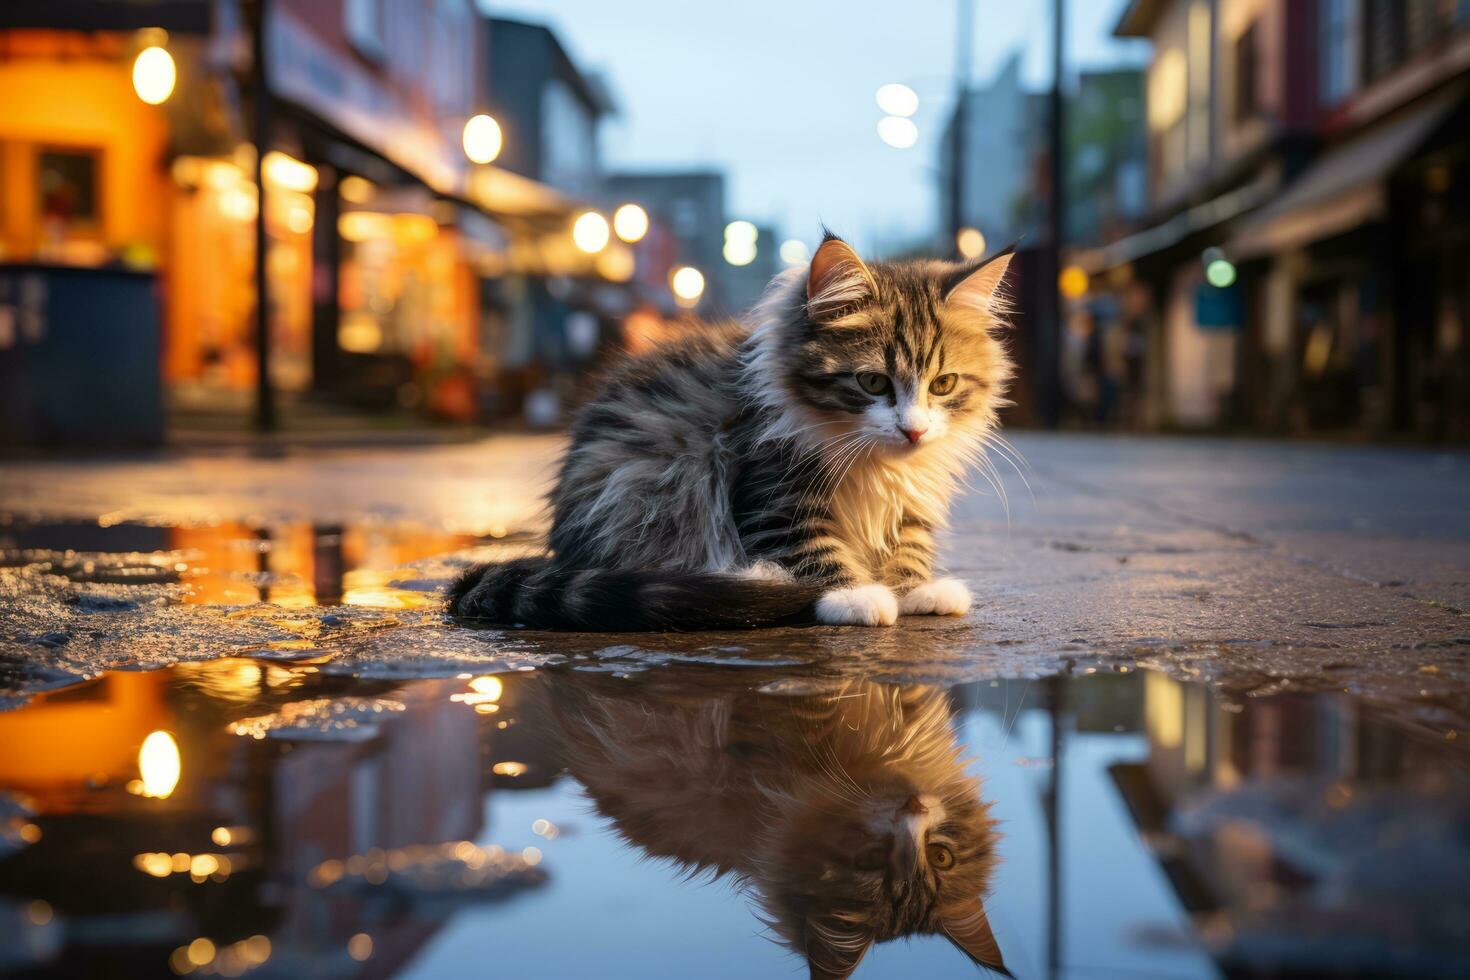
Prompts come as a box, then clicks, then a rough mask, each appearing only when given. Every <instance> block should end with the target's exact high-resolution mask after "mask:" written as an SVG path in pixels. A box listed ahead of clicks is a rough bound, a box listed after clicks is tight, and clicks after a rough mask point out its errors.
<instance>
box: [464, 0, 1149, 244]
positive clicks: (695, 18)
mask: <svg viewBox="0 0 1470 980" xmlns="http://www.w3.org/2000/svg"><path fill="white" fill-rule="evenodd" d="M480 5H481V7H482V8H484V9H487V10H489V11H490V12H493V13H495V14H497V15H502V16H508V17H517V18H519V19H523V20H529V21H535V22H539V23H544V24H547V25H548V26H550V27H552V28H553V29H555V30H556V31H557V33H558V35H559V36H560V37H561V39H562V43H563V44H565V45H566V46H567V47H568V49H569V50H570V51H571V53H572V56H573V57H574V58H575V59H576V60H577V61H578V63H579V64H581V65H583V66H584V67H587V68H590V69H594V70H600V71H602V72H604V74H605V75H606V77H607V79H608V81H609V83H610V87H611V89H612V91H613V94H614V97H615V98H616V99H617V101H618V103H619V107H620V108H621V110H622V111H621V115H620V117H619V118H617V119H614V120H612V121H611V122H610V123H609V124H607V126H606V127H605V129H604V132H603V154H604V157H605V159H606V160H607V161H608V162H609V163H610V165H611V166H613V167H628V168H645V167H647V168H679V167H687V166H715V167H720V168H722V169H724V170H725V171H726V173H727V175H728V178H729V184H728V207H729V209H730V213H731V216H732V217H742V218H747V219H750V220H752V221H756V222H758V223H766V222H774V223H775V224H776V225H777V227H778V229H779V230H780V232H781V233H782V234H783V235H785V236H788V237H796V238H802V239H805V240H807V241H809V242H810V241H812V240H813V239H814V238H815V237H816V236H817V234H818V225H819V223H820V222H823V221H825V222H826V223H827V224H828V225H829V226H830V227H831V228H832V229H833V230H834V231H837V232H838V233H840V234H842V235H844V236H845V237H847V238H849V239H850V240H852V241H854V242H855V243H857V244H858V246H859V247H860V248H863V249H867V250H876V251H882V250H884V249H886V248H890V247H896V246H900V245H902V244H904V243H905V242H909V241H913V240H915V239H918V238H920V237H922V236H926V235H930V234H932V233H933V230H934V228H935V224H936V219H937V209H938V205H937V203H936V196H935V182H936V176H935V174H936V168H937V166H938V143H939V133H940V128H941V125H942V122H943V120H944V118H945V116H946V115H947V113H948V111H949V106H950V103H951V101H952V98H953V91H954V83H953V71H954V61H955V49H956V47H957V44H956V38H955V30H956V28H955V24H956V3H955V2H954V0H909V2H902V0H887V2H885V0H848V2H837V0H742V2H739V3H711V2H700V0H623V2H617V0H506V2H503V3H501V2H483V0H482V2H481V4H480ZM1123 5H1124V0H1068V6H1069V10H1068V34H1069V44H1068V48H1069V59H1070V60H1071V63H1072V65H1073V66H1074V67H1075V66H1079V65H1080V66H1083V67H1093V66H1099V65H1106V64H1116V63H1118V62H1119V61H1123V60H1131V61H1134V62H1138V61H1140V60H1142V59H1143V58H1144V57H1145V56H1146V51H1145V50H1144V49H1140V47H1139V46H1138V45H1137V44H1136V43H1124V42H1120V41H1118V40H1116V39H1114V38H1112V37H1111V36H1110V35H1111V30H1112V27H1113V24H1114V23H1115V22H1116V21H1117V17H1118V12H1119V11H1120V10H1121V8H1122V6H1123ZM1050 28H1051V0H1008V2H1005V0H1002V2H997V0H976V2H975V32H974V56H973V63H974V78H975V79H976V80H978V81H980V82H984V81H985V80H987V79H989V78H990V77H991V76H992V75H993V74H994V73H995V72H996V70H997V69H998V68H999V66H1000V65H1001V63H1002V62H1003V61H1004V59H1005V57H1006V56H1007V55H1008V54H1009V53H1010V52H1011V51H1014V50H1016V49H1022V50H1024V52H1025V59H1026V60H1025V73H1026V76H1027V78H1028V79H1029V81H1030V82H1032V83H1033V84H1034V85H1036V86H1038V87H1040V86H1043V85H1045V84H1047V83H1048V80H1049V78H1050V54H1049V52H1050ZM895 81H896V82H903V83H905V84H907V85H909V86H910V87H912V88H913V89H915V90H916V91H917V92H918V93H919V96H920V106H919V111H918V113H917V115H916V116H915V117H914V121H915V122H916V123H917V124H918V127H919V142H918V144H917V145H916V146H914V147H913V148H912V149H908V150H896V149H893V148H891V147H888V146H886V145H885V144H883V143H882V142H880V141H879V139H878V137H877V134H876V130H875V126H876V125H877V122H878V119H879V118H880V116H881V115H882V113H880V112H879V110H878V107H877V106H876V104H875V103H874V101H873V93H874V92H875V91H876V90H877V88H878V86H880V85H882V84H884V83H885V82H895Z"/></svg>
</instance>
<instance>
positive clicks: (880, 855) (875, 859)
mask: <svg viewBox="0 0 1470 980" xmlns="http://www.w3.org/2000/svg"><path fill="white" fill-rule="evenodd" d="M853 863H854V864H856V865H857V869H858V870H859V871H881V870H882V869H883V866H884V865H885V864H887V863H888V850H887V849H886V848H882V847H867V848H864V849H863V850H861V851H859V852H858V856H857V859H856V860H855V861H854V862H853Z"/></svg>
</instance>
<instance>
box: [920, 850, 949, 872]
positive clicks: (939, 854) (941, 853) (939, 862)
mask: <svg viewBox="0 0 1470 980" xmlns="http://www.w3.org/2000/svg"><path fill="white" fill-rule="evenodd" d="M924 855H925V856H926V857H927V858H928V859H929V865H930V867H933V868H937V869H939V870H940V871H943V870H944V869H946V868H952V867H954V851H951V850H950V849H949V848H947V847H945V846H944V845H943V844H930V845H929V846H928V847H925V848H924Z"/></svg>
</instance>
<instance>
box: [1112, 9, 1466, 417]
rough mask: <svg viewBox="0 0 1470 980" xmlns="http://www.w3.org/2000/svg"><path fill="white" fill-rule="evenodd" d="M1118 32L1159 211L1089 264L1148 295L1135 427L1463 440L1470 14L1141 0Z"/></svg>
mask: <svg viewBox="0 0 1470 980" xmlns="http://www.w3.org/2000/svg"><path fill="white" fill-rule="evenodd" d="M1116 33H1117V34H1118V35H1119V36H1124V37H1146V38H1149V39H1150V40H1151V41H1152V42H1153V46H1154V51H1153V58H1152V61H1151V63H1150V66H1149V70H1148V80H1147V93H1146V101H1147V113H1146V115H1147V122H1148V152H1149V198H1150V214H1149V217H1148V219H1147V220H1146V221H1145V222H1144V223H1143V228H1142V230H1141V231H1139V232H1137V233H1136V234H1134V235H1131V236H1129V237H1127V238H1125V239H1123V240H1122V241H1119V242H1116V243H1115V244H1113V245H1111V246H1108V247H1107V248H1105V249H1101V250H1098V251H1096V252H1094V253H1092V254H1090V255H1088V256H1086V257H1085V258H1084V262H1085V264H1086V266H1087V268H1088V269H1089V271H1091V272H1092V273H1093V274H1094V275H1093V287H1094V289H1103V290H1105V291H1111V292H1114V293H1116V294H1119V295H1125V296H1126V295H1129V294H1131V295H1132V296H1133V298H1134V305H1135V306H1141V307H1142V308H1143V311H1142V312H1139V313H1138V314H1137V317H1138V319H1139V320H1140V321H1141V322H1144V323H1146V327H1145V328H1144V330H1145V332H1146V335H1147V348H1148V351H1149V360H1150V364H1149V370H1148V372H1147V376H1148V382H1147V391H1146V392H1145V395H1144V400H1145V402H1146V404H1147V411H1146V416H1147V421H1148V422H1149V423H1151V424H1155V425H1159V424H1170V425H1181V426H1202V425H1220V424H1237V425H1248V426H1255V427H1264V428H1270V429H1276V430H1281V431H1289V432H1308V431H1324V430H1341V429H1357V430H1360V431H1364V432H1369V433H1373V432H1384V431H1389V430H1407V431H1412V432H1416V433H1419V434H1423V435H1433V436H1446V437H1453V438H1465V437H1466V436H1467V435H1470V402H1467V394H1466V392H1467V385H1466V379H1467V378H1470V349H1467V344H1466V341H1465V338H1464V333H1465V324H1466V317H1467V310H1470V294H1467V291H1466V290H1467V282H1466V276H1465V269H1466V268H1467V263H1470V253H1467V252H1466V250H1465V249H1466V246H1465V244H1464V243H1465V241H1466V236H1467V232H1470V207H1467V203H1466V200H1465V182H1466V180H1467V177H1470V171H1467V169H1466V167H1467V160H1470V154H1467V153H1466V150H1467V140H1466V136H1465V134H1466V133H1470V127H1467V125H1466V122H1467V120H1466V89H1465V86H1466V84H1467V77H1466V76H1467V72H1470V7H1467V6H1466V5H1465V4H1453V3H1452V4H1443V3H1427V2H1425V3H1421V2H1408V3H1400V2H1378V0H1316V2H1308V0H1303V2H1293V3H1286V2H1276V3H1272V2H1264V0H1192V2H1187V0H1173V2H1171V0H1155V2H1149V0H1134V2H1132V3H1130V4H1129V5H1128V6H1127V8H1126V9H1125V11H1124V13H1123V16H1122V18H1121V20H1120V22H1119V24H1118V27H1117V30H1116ZM1140 298H1141V302H1140V301H1139V300H1140Z"/></svg>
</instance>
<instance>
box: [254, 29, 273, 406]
mask: <svg viewBox="0 0 1470 980" xmlns="http://www.w3.org/2000/svg"><path fill="white" fill-rule="evenodd" d="M267 5H268V0H255V18H254V19H255V23H254V24H253V25H252V26H253V28H254V29H253V31H252V32H251V48H252V51H251V54H252V56H253V58H252V60H253V62H254V69H255V134H254V135H255V201H256V207H255V429H256V431H257V432H274V431H275V429H276V396H275V390H274V388H273V387H272V385H271V330H270V327H271V315H270V306H271V303H270V282H269V279H268V277H267V275H266V264H267V263H266V255H267V251H268V247H269V240H268V236H267V235H266V225H265V211H266V197H265V193H266V192H265V154H266V151H267V150H268V149H269V148H270V117H271V93H270V86H269V84H268V83H267V74H266V47H267V44H266V34H265V31H266V17H267V11H266V7H267Z"/></svg>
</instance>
